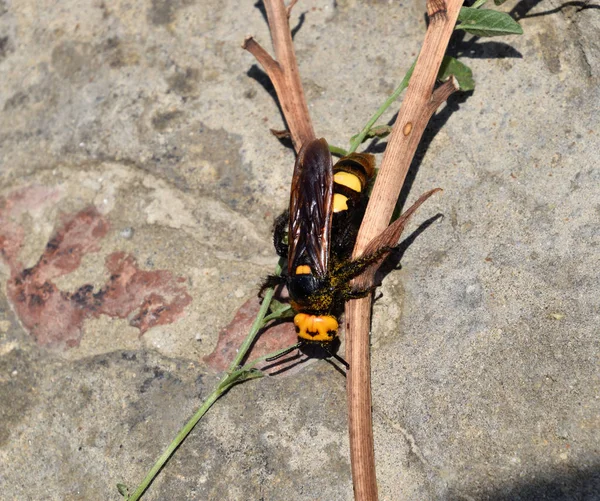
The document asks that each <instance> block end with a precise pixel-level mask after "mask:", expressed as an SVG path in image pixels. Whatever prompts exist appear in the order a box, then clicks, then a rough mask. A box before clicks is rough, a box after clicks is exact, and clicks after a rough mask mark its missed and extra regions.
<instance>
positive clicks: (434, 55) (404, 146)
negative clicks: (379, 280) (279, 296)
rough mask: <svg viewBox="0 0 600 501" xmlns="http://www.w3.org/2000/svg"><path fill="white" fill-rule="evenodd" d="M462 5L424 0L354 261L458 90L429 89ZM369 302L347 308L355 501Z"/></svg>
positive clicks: (371, 459)
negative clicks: (423, 18)
mask: <svg viewBox="0 0 600 501" xmlns="http://www.w3.org/2000/svg"><path fill="white" fill-rule="evenodd" d="M461 5H462V0H447V1H443V0H428V2H427V14H428V16H429V20H430V24H429V27H428V29H427V33H426V34H425V39H424V41H423V47H422V49H421V52H420V54H419V58H418V60H417V64H416V66H415V69H414V72H413V75H412V78H411V80H410V83H409V85H408V89H407V92H406V96H405V98H404V101H403V103H402V107H401V108H400V111H399V113H398V117H397V119H396V123H395V124H394V128H393V130H392V134H391V136H390V140H389V142H388V146H387V148H386V150H385V153H384V156H383V161H382V165H381V168H380V170H379V173H378V175H377V180H376V182H375V186H374V187H373V191H372V193H371V197H370V200H369V205H368V207H367V211H366V214H365V218H364V220H363V223H362V225H361V229H360V232H359V234H358V238H357V242H356V246H355V249H354V256H355V257H356V256H360V255H361V254H362V253H363V251H364V250H365V248H366V247H367V245H368V244H369V242H370V241H371V240H372V239H373V238H375V237H376V236H377V235H378V234H380V233H381V232H382V231H383V230H384V229H385V228H386V227H387V226H388V224H389V221H390V218H391V216H392V213H393V210H394V207H395V205H396V202H397V200H398V196H399V194H400V190H401V188H402V185H403V184H404V180H405V178H406V174H407V172H408V169H409V167H410V163H411V161H412V158H413V156H414V154H415V151H416V149H417V146H418V144H419V141H420V140H421V136H422V135H423V132H424V130H425V127H426V125H427V122H428V121H429V119H430V118H431V115H432V114H433V113H434V112H435V110H436V109H437V108H438V107H439V106H440V105H441V104H442V103H443V102H444V101H445V100H446V99H447V98H448V96H449V95H450V94H451V93H452V92H454V91H455V90H457V87H458V86H457V85H456V82H455V81H454V79H451V80H449V81H448V82H446V83H445V84H444V85H442V86H441V87H440V88H438V89H437V90H436V91H435V92H433V88H434V85H435V79H436V76H437V74H438V71H439V67H440V64H441V62H442V58H443V56H444V53H445V52H446V47H447V46H448V41H449V39H450V36H451V34H452V31H453V29H454V25H455V24H456V20H457V17H458V11H459V10H460V7H461ZM370 322H371V298H370V297H368V298H363V299H358V300H353V301H349V302H348V303H347V304H346V359H347V360H348V363H349V364H350V370H349V371H348V381H347V394H348V412H349V423H348V425H349V428H350V455H351V463H352V479H353V483H354V499H355V500H357V501H375V500H377V480H376V475H375V454H374V445H373V425H372V419H371V380H370V378H371V370H370V360H369V330H370Z"/></svg>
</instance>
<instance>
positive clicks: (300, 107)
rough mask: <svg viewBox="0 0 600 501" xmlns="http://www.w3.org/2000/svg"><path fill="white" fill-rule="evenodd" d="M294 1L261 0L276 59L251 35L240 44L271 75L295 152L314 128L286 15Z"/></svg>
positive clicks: (312, 137)
mask: <svg viewBox="0 0 600 501" xmlns="http://www.w3.org/2000/svg"><path fill="white" fill-rule="evenodd" d="M296 1H297V0H293V1H292V2H291V3H290V5H289V6H288V7H286V6H285V4H284V3H283V0H264V5H265V9H266V11H267V20H268V23H269V31H270V33H271V40H272V42H273V49H274V50H275V57H276V58H277V60H274V59H273V58H272V57H271V56H270V55H269V53H268V52H267V51H266V50H265V49H263V48H262V47H261V46H260V44H259V43H258V42H257V41H256V40H254V38H253V37H252V36H249V37H246V39H245V40H244V43H243V45H242V48H244V49H246V50H247V51H248V52H250V53H251V54H252V55H253V56H254V57H255V58H256V60H257V61H258V62H259V63H260V65H261V66H262V67H263V69H264V70H265V72H266V73H267V75H268V76H269V78H270V79H271V82H272V83H273V87H275V92H276V93H277V98H278V99H279V104H280V106H281V109H282V110H283V115H284V117H285V121H286V122H287V126H288V129H289V131H290V134H291V136H292V143H293V144H294V149H295V150H296V153H298V152H299V151H300V148H301V147H302V145H303V144H304V143H305V142H307V141H310V140H312V139H314V138H315V131H314V129H313V126H312V122H311V119H310V114H309V113H308V106H307V104H306V99H305V97H304V90H303V88H302V82H301V81H300V72H299V71H298V63H297V61H296V53H295V51H294V44H293V42H292V33H291V32H290V24H289V17H290V13H291V9H292V7H293V6H294V4H295V3H296Z"/></svg>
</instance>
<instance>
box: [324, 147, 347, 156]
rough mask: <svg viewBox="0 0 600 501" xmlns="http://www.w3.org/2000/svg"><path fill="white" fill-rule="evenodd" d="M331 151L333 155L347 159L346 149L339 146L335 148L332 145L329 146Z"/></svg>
mask: <svg viewBox="0 0 600 501" xmlns="http://www.w3.org/2000/svg"><path fill="white" fill-rule="evenodd" d="M329 151H330V152H331V154H332V155H335V156H338V157H345V156H346V155H347V154H348V152H347V151H346V150H345V149H344V148H340V147H339V146H333V145H332V144H330V145H329Z"/></svg>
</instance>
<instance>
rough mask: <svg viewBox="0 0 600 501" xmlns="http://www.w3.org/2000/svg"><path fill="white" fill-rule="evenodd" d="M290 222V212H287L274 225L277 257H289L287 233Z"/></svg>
mask: <svg viewBox="0 0 600 501" xmlns="http://www.w3.org/2000/svg"><path fill="white" fill-rule="evenodd" d="M289 221H290V211H288V210H286V211H283V213H282V214H280V215H279V216H278V217H277V219H275V222H274V223H273V245H274V246H275V251H276V252H277V255H278V256H280V257H287V255H288V243H287V238H288V236H287V232H288V225H289Z"/></svg>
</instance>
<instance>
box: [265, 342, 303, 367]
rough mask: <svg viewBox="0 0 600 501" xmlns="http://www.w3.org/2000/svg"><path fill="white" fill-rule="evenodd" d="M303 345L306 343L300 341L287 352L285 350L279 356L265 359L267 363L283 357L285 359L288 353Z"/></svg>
mask: <svg viewBox="0 0 600 501" xmlns="http://www.w3.org/2000/svg"><path fill="white" fill-rule="evenodd" d="M303 344H304V341H300V342H299V343H297V344H295V345H294V346H290V347H289V348H288V349H287V350H284V351H282V352H281V353H278V354H277V355H273V356H272V357H269V358H265V362H272V361H273V360H277V359H279V358H281V357H285V356H286V355H287V354H288V353H291V352H292V351H294V350H295V349H298V348H301V347H302V345H303Z"/></svg>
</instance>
